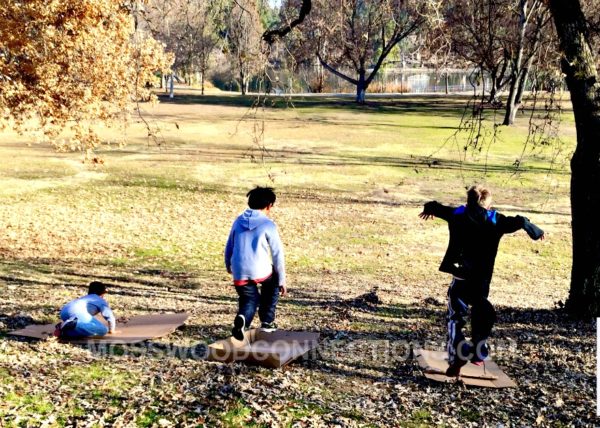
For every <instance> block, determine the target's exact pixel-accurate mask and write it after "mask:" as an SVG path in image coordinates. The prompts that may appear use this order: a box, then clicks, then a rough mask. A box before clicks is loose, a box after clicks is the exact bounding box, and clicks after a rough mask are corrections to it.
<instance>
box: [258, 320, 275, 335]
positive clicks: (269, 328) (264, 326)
mask: <svg viewBox="0 0 600 428" xmlns="http://www.w3.org/2000/svg"><path fill="white" fill-rule="evenodd" d="M260 328H261V330H262V331H264V332H266V333H272V332H274V331H275V330H277V324H275V323H274V322H263V323H261V324H260Z"/></svg>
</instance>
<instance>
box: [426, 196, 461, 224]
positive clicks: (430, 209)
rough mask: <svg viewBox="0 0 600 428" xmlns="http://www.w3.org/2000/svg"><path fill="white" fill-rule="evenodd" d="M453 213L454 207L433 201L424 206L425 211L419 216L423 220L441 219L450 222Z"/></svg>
mask: <svg viewBox="0 0 600 428" xmlns="http://www.w3.org/2000/svg"><path fill="white" fill-rule="evenodd" d="M453 211H454V208H453V207H449V206H446V205H442V204H440V203H439V202H437V201H431V202H427V203H426V204H425V205H424V206H423V211H422V212H421V213H420V214H419V217H420V218H422V219H423V220H429V219H431V218H434V217H439V218H441V219H442V220H446V221H449V220H450V217H451V216H452V212H453Z"/></svg>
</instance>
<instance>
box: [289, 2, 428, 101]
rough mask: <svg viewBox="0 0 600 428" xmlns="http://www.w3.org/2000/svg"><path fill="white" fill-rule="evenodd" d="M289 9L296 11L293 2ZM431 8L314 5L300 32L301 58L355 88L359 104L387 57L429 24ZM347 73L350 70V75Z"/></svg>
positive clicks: (414, 5) (407, 4) (391, 4)
mask: <svg viewBox="0 0 600 428" xmlns="http://www.w3.org/2000/svg"><path fill="white" fill-rule="evenodd" d="M288 4H291V5H294V6H295V3H294V2H290V3H288ZM431 4H432V2H429V1H427V2H424V1H411V0H368V1H363V0H334V1H325V0H317V1H314V2H313V9H312V12H311V13H310V15H309V16H308V18H306V19H305V20H304V23H303V24H302V25H301V26H300V28H301V29H302V34H303V39H302V42H301V46H302V47H303V49H304V51H305V54H304V56H305V58H306V57H308V56H309V55H314V56H316V58H317V59H318V61H319V62H320V64H321V65H322V66H323V67H324V68H325V69H327V70H328V71H330V72H331V73H333V74H335V75H336V76H338V77H340V78H342V79H344V80H346V81H347V82H350V83H351V84H352V85H355V86H356V101H357V102H359V103H363V102H364V101H365V93H366V91H367V88H368V87H369V84H370V83H371V82H372V81H373V79H374V78H375V76H376V75H377V72H378V71H379V70H380V68H381V67H382V65H383V64H384V61H385V60H386V58H387V57H388V55H389V54H390V53H391V52H392V50H393V49H394V48H396V47H397V46H398V44H399V43H400V42H401V41H402V40H405V39H407V38H408V37H409V36H411V35H413V34H415V33H416V32H417V31H418V30H419V29H421V28H422V27H423V26H424V24H425V23H426V22H427V13H426V12H427V9H428V8H429V7H431ZM346 70H349V71H350V73H349V72H348V71H346Z"/></svg>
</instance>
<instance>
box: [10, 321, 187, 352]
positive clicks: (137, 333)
mask: <svg viewBox="0 0 600 428" xmlns="http://www.w3.org/2000/svg"><path fill="white" fill-rule="evenodd" d="M187 318H188V314H186V313H178V314H151V315H137V316H134V317H131V318H130V319H129V320H127V321H126V322H124V323H117V333H114V334H109V335H106V336H96V337H89V338H84V339H76V340H68V339H61V341H64V342H68V343H77V344H88V343H106V344H132V343H138V342H143V341H144V340H148V339H155V338H157V337H162V336H166V335H168V334H171V333H173V332H174V331H175V330H176V329H177V328H178V327H179V326H180V325H182V324H183V323H184V322H185V320H187ZM102 321H104V320H102ZM54 327H55V324H32V325H28V326H27V327H25V328H23V329H21V330H15V331H11V332H9V333H8V334H9V335H12V336H21V337H31V338H34V339H41V340H46V339H48V338H50V337H53V336H52V334H53V333H54Z"/></svg>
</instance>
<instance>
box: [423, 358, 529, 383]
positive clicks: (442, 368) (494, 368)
mask: <svg viewBox="0 0 600 428" xmlns="http://www.w3.org/2000/svg"><path fill="white" fill-rule="evenodd" d="M415 356H416V357H417V362H418V363H419V366H421V367H422V368H423V371H424V372H425V377H426V378H428V379H431V380H435V381H438V382H455V381H456V378H454V377H448V376H446V374H445V373H446V369H447V368H448V358H447V354H446V353H445V352H440V351H427V350H425V349H415ZM459 379H460V380H461V381H463V382H464V384H465V385H473V386H481V387H486V388H515V387H516V386H517V384H516V383H515V382H514V381H513V380H512V379H511V378H509V377H508V376H507V375H506V374H505V373H504V372H503V371H502V370H501V369H500V367H498V365H497V364H496V363H495V362H493V361H492V360H491V359H488V360H485V364H484V365H483V366H476V365H475V364H470V363H467V365H465V366H464V367H462V369H461V370H460V376H459Z"/></svg>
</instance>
